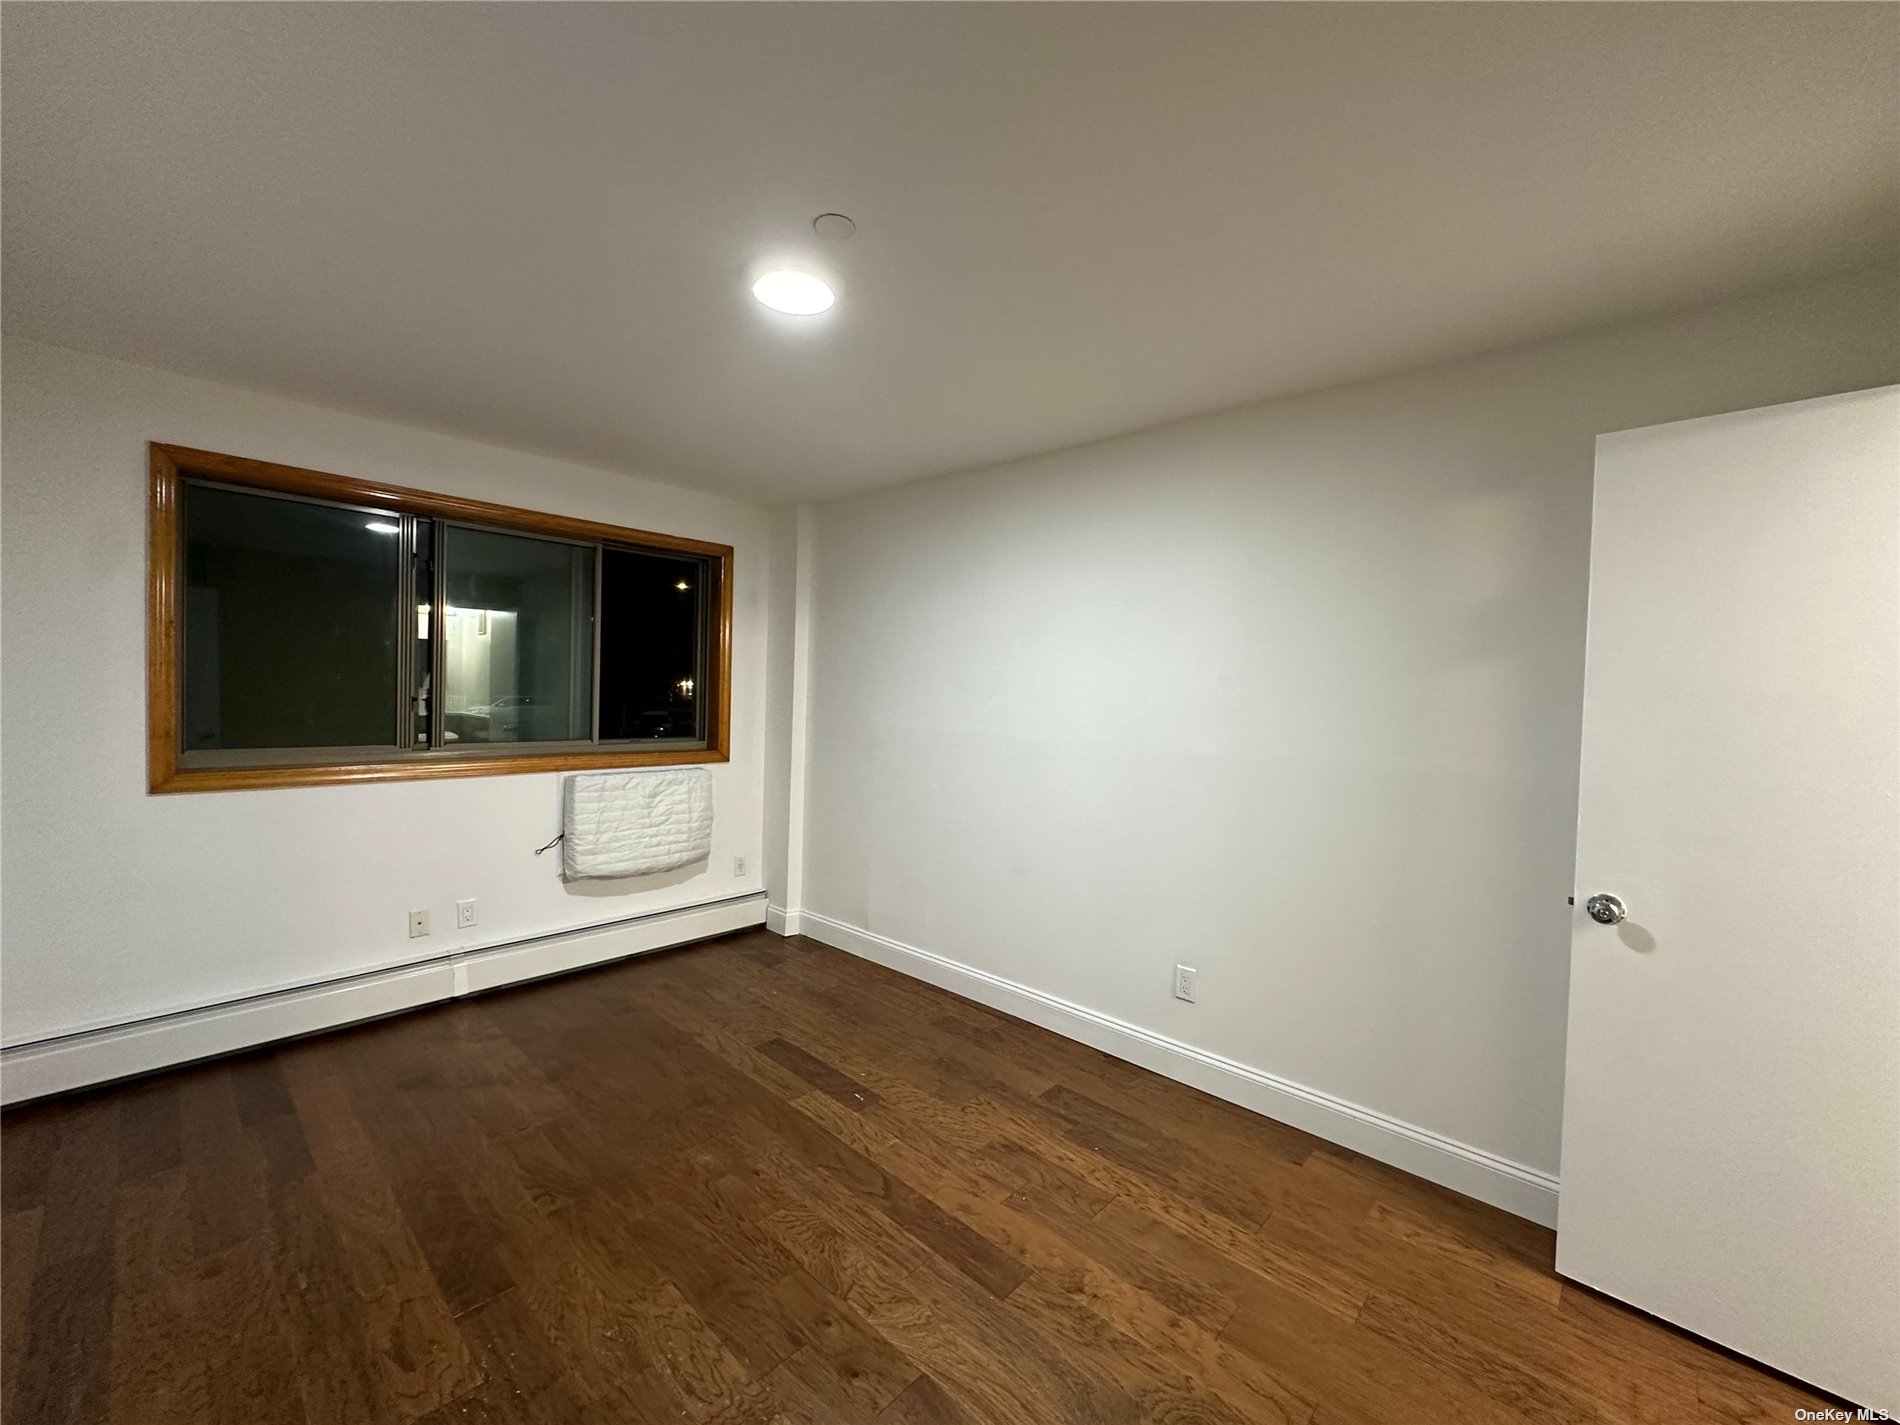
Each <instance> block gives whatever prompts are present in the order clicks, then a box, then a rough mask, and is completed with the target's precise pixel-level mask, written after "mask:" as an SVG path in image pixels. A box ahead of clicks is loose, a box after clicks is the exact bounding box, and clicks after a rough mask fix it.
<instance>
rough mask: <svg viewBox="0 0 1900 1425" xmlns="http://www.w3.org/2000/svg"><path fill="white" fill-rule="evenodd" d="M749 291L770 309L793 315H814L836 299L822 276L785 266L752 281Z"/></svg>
mask: <svg viewBox="0 0 1900 1425" xmlns="http://www.w3.org/2000/svg"><path fill="white" fill-rule="evenodd" d="M752 295H753V296H755V297H757V298H758V299H759V300H760V301H761V302H763V303H764V304H765V305H766V306H768V307H770V308H771V309H772V310H773V311H775V312H784V313H785V314H786V315H788V316H793V317H815V316H817V315H818V314H819V313H820V312H828V311H830V310H831V304H832V303H833V302H835V301H837V300H838V296H837V294H836V293H835V292H833V291H832V290H831V284H830V283H828V282H826V281H824V280H823V279H822V278H818V277H813V276H812V275H811V274H810V273H809V272H792V271H790V270H787V269H781V270H780V271H777V272H768V273H766V274H765V275H764V276H763V277H761V278H760V279H759V280H758V281H757V282H754V283H753V284H752Z"/></svg>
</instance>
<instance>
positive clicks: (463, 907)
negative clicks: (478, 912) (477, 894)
mask: <svg viewBox="0 0 1900 1425" xmlns="http://www.w3.org/2000/svg"><path fill="white" fill-rule="evenodd" d="M474 924H475V902H474V901H457V902H456V903H455V928H456V929H457V930H467V929H469V928H470V927H471V926H473V925H474Z"/></svg>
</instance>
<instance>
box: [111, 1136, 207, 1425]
mask: <svg viewBox="0 0 1900 1425" xmlns="http://www.w3.org/2000/svg"><path fill="white" fill-rule="evenodd" d="M189 1189H190V1184H189V1182H188V1181H187V1179H186V1176H185V1173H184V1170H183V1168H174V1169H173V1170H171V1171H170V1172H165V1173H152V1174H146V1175H143V1176H140V1177H137V1178H134V1179H133V1180H132V1181H130V1182H128V1183H126V1184H124V1185H123V1186H122V1188H121V1189H120V1193H119V1205H118V1215H117V1225H116V1232H115V1246H116V1252H115V1258H114V1269H115V1273H116V1277H115V1281H114V1284H113V1295H112V1307H113V1312H112V1345H111V1400H110V1409H109V1411H108V1418H109V1419H110V1420H112V1421H113V1422H115V1425H135V1422H136V1425H164V1422H168V1421H181V1422H183V1421H195V1420H203V1419H207V1418H209V1417H210V1416H211V1415H212V1413H213V1406H212V1382H211V1368H210V1362H209V1359H208V1357H209V1349H210V1348H209V1343H207V1342H206V1341H205V1340H204V1332H205V1330H206V1328H205V1325H204V1323H203V1322H202V1321H201V1320H200V1318H199V1313H198V1309H197V1300H196V1296H197V1290H198V1282H197V1275H198V1273H197V1258H196V1256H195V1254H194V1253H193V1251H192V1245H191V1208H190V1203H189V1201H188V1200H187V1195H188V1192H189Z"/></svg>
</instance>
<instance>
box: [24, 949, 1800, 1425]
mask: <svg viewBox="0 0 1900 1425" xmlns="http://www.w3.org/2000/svg"><path fill="white" fill-rule="evenodd" d="M0 1137H3V1138H4V1151H3V1152H0V1165H3V1169H4V1171H3V1174H0V1175H3V1176H4V1189H5V1190H4V1204H5V1215H4V1217H3V1218H0V1234H3V1235H4V1240H0V1412H3V1413H4V1414H5V1416H6V1419H7V1421H8V1425H12V1422H14V1421H16V1420H17V1421H20V1422H23V1423H24V1425H46V1422H54V1421H57V1422H71V1425H91V1422H95V1421H103V1422H111V1425H172V1422H187V1421H188V1422H191V1425H200V1422H205V1423H206V1425H223V1423H224V1422H233V1425H234V1423H235V1422H240V1421H241V1422H243V1425H260V1422H264V1421H269V1422H270V1425H297V1422H299V1421H305V1422H309V1425H318V1422H321V1425H483V1422H487V1425H610V1422H611V1425H662V1422H665V1425H680V1422H691V1425H850V1422H860V1421H862V1422H871V1421H881V1422H884V1425H1025V1422H1032V1423H1033V1425H1043V1422H1050V1425H1069V1422H1091V1421H1093V1422H1103V1423H1104V1425H1147V1423H1148V1422H1153V1423H1154V1425H1241V1422H1276V1421H1277V1422H1283V1423H1284V1425H1372V1423H1373V1422H1394V1421H1404V1422H1407V1425H1412V1422H1439V1421H1453V1420H1456V1421H1459V1422H1467V1421H1469V1422H1472V1425H1526V1422H1552V1425H1589V1422H1601V1423H1602V1425H1661V1422H1663V1421H1668V1422H1670V1425H1697V1422H1700V1425H1718V1422H1738V1421H1744V1420H1766V1419H1788V1418H1793V1412H1794V1411H1795V1410H1797V1409H1801V1408H1808V1409H1813V1408H1815V1407H1817V1406H1823V1405H1826V1404H1827V1403H1828V1402H1826V1401H1825V1400H1824V1399H1823V1398H1821V1397H1819V1396H1816V1395H1813V1394H1812V1393H1810V1392H1807V1391H1805V1390H1803V1389H1801V1388H1800V1387H1798V1386H1796V1385H1794V1384H1792V1383H1789V1382H1787V1381H1784V1380H1782V1379H1780V1378H1778V1377H1775V1376H1772V1375H1769V1374H1768V1373H1766V1372H1764V1371H1761V1370H1758V1369H1756V1368H1754V1367H1752V1366H1751V1365H1749V1364H1748V1363H1747V1362H1744V1361H1740V1360H1739V1359H1736V1358H1734V1357H1731V1356H1728V1355H1726V1354H1724V1353H1722V1352H1719V1351H1715V1350H1712V1349H1710V1348H1709V1347H1708V1346H1706V1345H1704V1344H1703V1343H1701V1342H1698V1341H1696V1340H1695V1339H1693V1338H1691V1337H1688V1336H1685V1335H1684V1334H1682V1333H1681V1332H1677V1331H1674V1330H1673V1329H1671V1328H1669V1327H1667V1326H1665V1325H1663V1324H1662V1323H1660V1322H1657V1321H1654V1320H1652V1319H1650V1318H1647V1317H1644V1316H1642V1315H1641V1314H1640V1313H1637V1312H1633V1311H1630V1310H1628V1309H1627V1308H1624V1307H1622V1306H1620V1305H1618V1304H1616V1303H1614V1302H1611V1301H1608V1300H1607V1299H1606V1298H1601V1297H1598V1296H1596V1295H1595V1294H1593V1293H1589V1292H1587V1291H1583V1290H1581V1289H1579V1288H1576V1287H1574V1286H1569V1285H1567V1284H1565V1283H1563V1282H1561V1281H1560V1280H1559V1279H1558V1278H1557V1277H1556V1276H1555V1274H1554V1272H1553V1270H1552V1234H1550V1233H1549V1232H1547V1231H1545V1230H1544V1229H1542V1228H1539V1227H1536V1226H1534V1225H1533V1224H1530V1223H1526V1222H1523V1221H1521V1220H1519V1219H1516V1218H1512V1217H1510V1216H1508V1215H1506V1214H1504V1213H1500V1212H1497V1211H1495V1210H1493V1209H1491V1208H1488V1207H1485V1206H1483V1205H1481V1204H1478V1203H1475V1202H1472V1201H1470V1200H1469V1199H1466V1198H1461V1197H1459V1196H1457V1195H1456V1194H1453V1193H1449V1192H1447V1191H1445V1190H1444V1189H1442V1188H1438V1187H1435V1186H1433V1185H1431V1184H1427V1183H1423V1182H1420V1181H1419V1180H1418V1179H1415V1178H1411V1177H1409V1176H1407V1175H1406V1174H1403V1173H1400V1172H1398V1171H1396V1170H1395V1169H1391V1168H1388V1167H1386V1166H1384V1165H1383V1164H1379V1163H1376V1162H1373V1161H1372V1160H1369V1159H1366V1158H1363V1157H1361V1156H1359V1155H1357V1154H1355V1153H1351V1152H1348V1151H1347V1150H1345V1149H1342V1148H1338V1147H1336V1146H1333V1145H1330V1144H1326V1143H1322V1142H1321V1141H1320V1140H1318V1139H1315V1138H1312V1137H1310V1136H1309V1135H1307V1134H1304V1133H1301V1132H1300V1131H1299V1130H1297V1129H1293V1128H1290V1127H1288V1126H1286V1125H1283V1124H1276V1123H1272V1122H1270V1121H1268V1120H1265V1119H1261V1118H1258V1117H1256V1116H1254V1115H1252V1114H1249V1113H1247V1112H1246V1111H1245V1110H1242V1109H1239V1108H1237V1107H1235V1106H1234V1105H1231V1104H1227V1103H1224V1102H1222V1101H1220V1100H1218V1099H1213V1098H1210V1097H1209V1096H1207V1095H1205V1094H1200V1093H1197V1092H1195V1091H1194V1090H1191V1089H1187V1088H1184V1087H1183V1086H1181V1085H1179V1084H1175V1083H1171V1082H1169V1081H1167V1080H1164V1079H1161V1078H1158V1077H1156V1076H1154V1075H1152V1074H1149V1073H1147V1072H1145V1071H1144V1070H1142V1069H1140V1068H1138V1067H1136V1066H1134V1065H1131V1064H1128V1063H1125V1062H1122V1061H1120V1060H1117V1059H1114V1058H1111V1057H1109V1056H1107V1055H1104V1054H1101V1053H1098V1052H1097V1051H1095V1050H1093V1049H1089V1048H1087V1047H1085V1046H1082V1045H1079V1044H1076V1043H1073V1042H1071V1041H1068V1040H1064V1039H1061V1038H1059V1037H1057V1036H1055V1035H1052V1034H1049V1033H1047V1032H1045V1031H1043V1030H1041V1029H1038V1028H1036V1027H1034V1026H1031V1025H1028V1024H1025V1023H1023V1022H1021V1021H1017V1020H1012V1019H1010V1018H1008V1017H1006V1016H1003V1015H1000V1014H998V1013H997V1012H995V1011H993V1010H990V1009H988V1008H986V1007H984V1006H982V1005H978V1004H975V1003H973V1002H971V1001H968V1000H963V999H959V998H957V997H956V996H953V995H949V994H946V993H945V992H943V991H942V990H939V989H936V988H934V987H932V986H930V985H927V984H924V983H922V982H921V981H917V980H913V979H908V978H906V977H904V976H902V975H899V974H897V973H896V972H894V971H890V970H887V969H884V968H883V967H881V966H877V965H873V964H870V963H869V962H866V961H862V960H858V959H853V958H851V957H849V956H846V955H843V954H840V953H838V952H836V951H833V950H830V949H826V948H824V947H821V946H818V945H817V944H816V943H815V942H811V941H805V940H800V939H792V940H784V939H781V938H779V937H775V936H770V935H767V934H765V933H764V932H751V933H742V934H739V935H734V936H728V937H724V938H721V939H718V940H714V941H709V942H705V943H703V944H700V945H697V946H693V947H690V948H686V949H681V950H678V951H673V952H667V953H661V954H655V955H651V956H646V957H642V958H638V959H635V960H631V961H627V962H624V963H620V964H616V965H612V966H607V967H602V968H600V969H597V970H593V971H588V972H582V973H578V974H575V975H571V976H566V977H562V978H558V979H554V980H549V981H544V982H540V983H537V984H534V985H530V986H522V987H518V988H515V989H511V990H508V991H503V992H498V993H495V994H490V995H486V996H483V997H480V998H478V999H474V1000H465V1001H458V1002H455V1003H452V1004H448V1005H444V1006H439V1007H435V1008H432V1009H430V1010H428V1011H425V1012H420V1013H417V1014H413V1015H409V1016H404V1017H401V1018H398V1019H393V1020H386V1021H381V1022H378V1023H375V1024H371V1025H365V1026H360V1027H358V1028H356V1029H352V1030H347V1031H342V1032H338V1033H335V1034H330V1035H325V1036H320V1037H317V1038H313V1039H309V1040H303V1041H299V1042H296V1043H292V1044H285V1045H281V1046H277V1047H274V1048H271V1049H266V1050H262V1051H257V1052H253V1053H250V1054H247V1055H245V1056H242V1057H239V1058H234V1059H228V1060H224V1061H221V1062H214V1063H209V1064H204V1065H199V1066H196V1067H193V1068H188V1069H184V1070H180V1071H177V1072H175V1073H171V1074H166V1075H162V1076H157V1077H154V1078H152V1079H149V1080H146V1081H143V1082H140V1083H136V1084H128V1085H124V1086H120V1087H117V1088H111V1089H106V1090H103V1091H99V1092H94V1093H88V1094H83V1095H76V1096H74V1097H72V1098H70V1099H66V1100H62V1101H54V1102H50V1103H44V1104H38V1105H32V1106H28V1107H27V1108H24V1109H21V1110H16V1111H13V1112H10V1113H8V1114H7V1115H6V1116H5V1118H4V1120H0Z"/></svg>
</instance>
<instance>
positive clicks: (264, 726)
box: [182, 483, 401, 751]
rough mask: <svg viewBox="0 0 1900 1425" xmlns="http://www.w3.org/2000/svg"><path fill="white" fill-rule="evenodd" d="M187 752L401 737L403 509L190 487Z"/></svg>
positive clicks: (367, 743) (384, 742)
mask: <svg viewBox="0 0 1900 1425" xmlns="http://www.w3.org/2000/svg"><path fill="white" fill-rule="evenodd" d="M182 506H183V519H184V554H185V578H184V627H183V632H184V644H185V653H184V670H183V671H184V679H183V681H184V734H183V742H184V747H185V749H186V750H188V751H189V750H194V749H213V748H261V747H374V746H385V747H386V746H391V745H393V744H394V743H395V740H396V699H395V697H394V695H393V694H394V689H395V678H396V638H397V626H398V618H397V608H396V600H397V594H398V589H399V587H400V584H399V568H398V563H397V560H398V556H399V554H400V551H401V541H400V539H399V538H398V535H399V534H400V532H401V527H400V525H399V524H398V523H397V521H396V518H395V516H393V515H387V514H377V513H375V512H369V511H364V510H357V509H349V508H346V507H344V506H341V505H320V504H312V503H309V502H307V501H303V500H291V499H280V498H276V497H273V496H269V495H251V494H242V493H239V492H238V491H235V490H225V489H220V488H218V487H216V486H211V485H201V484H196V483H190V484H187V485H186V486H185V487H184V495H183V500H182Z"/></svg>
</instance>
